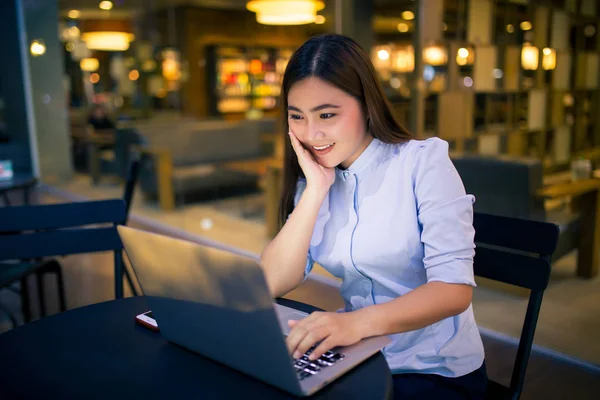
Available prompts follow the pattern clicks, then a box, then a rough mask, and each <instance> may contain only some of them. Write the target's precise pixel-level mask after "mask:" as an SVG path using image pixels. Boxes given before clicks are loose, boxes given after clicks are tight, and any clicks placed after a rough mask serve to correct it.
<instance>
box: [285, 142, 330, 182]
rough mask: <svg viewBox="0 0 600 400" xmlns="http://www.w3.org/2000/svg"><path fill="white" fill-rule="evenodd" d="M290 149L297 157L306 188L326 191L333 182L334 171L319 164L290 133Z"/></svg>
mask: <svg viewBox="0 0 600 400" xmlns="http://www.w3.org/2000/svg"><path fill="white" fill-rule="evenodd" d="M288 133H289V135H290V140H291V141H292V147H293V148H294V152H295V153H296V156H297V157H298V164H300V168H302V171H303V172H304V176H305V177H306V186H307V187H314V188H316V189H317V190H324V191H328V190H329V188H330V187H331V185H333V182H334V181H335V171H334V169H333V168H326V167H324V166H322V165H321V164H319V163H318V162H317V161H316V160H315V158H314V157H313V155H312V153H311V152H310V151H308V150H306V149H305V148H304V146H302V143H300V141H299V140H298V138H297V137H296V135H294V133H293V132H292V131H290V132H288Z"/></svg>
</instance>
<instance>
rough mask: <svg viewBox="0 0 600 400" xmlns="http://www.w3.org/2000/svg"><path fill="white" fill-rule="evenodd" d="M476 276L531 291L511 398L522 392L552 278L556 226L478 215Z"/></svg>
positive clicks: (475, 221)
mask: <svg viewBox="0 0 600 400" xmlns="http://www.w3.org/2000/svg"><path fill="white" fill-rule="evenodd" d="M473 225H474V227H475V244H476V246H477V248H476V251H475V259H474V264H473V269H474V272H475V275H477V276H481V277H484V278H488V279H492V280H495V281H499V282H503V283H507V284H511V285H515V286H519V287H522V288H526V289H529V290H530V291H531V293H530V296H529V302H528V304H527V312H526V314H525V321H524V324H523V329H522V331H521V338H520V340H519V348H518V350H517V357H516V360H515V364H514V367H513V372H512V377H511V381H510V387H509V388H508V389H509V391H510V393H511V396H510V397H511V398H513V399H517V398H519V396H520V394H521V391H522V390H523V382H524V380H525V372H526V370H527V363H528V361H529V355H530V353H531V346H532V345H533V337H534V335H535V328H536V325H537V320H538V315H539V312H540V307H541V304H542V297H543V295H544V290H545V289H546V287H547V286H548V281H549V279H550V260H551V257H552V253H554V251H555V250H556V245H557V242H558V233H559V228H558V226H557V225H556V224H552V223H548V222H540V221H531V220H525V219H519V218H511V217H504V216H497V215H491V214H484V213H477V212H476V213H475V215H474V219H473Z"/></svg>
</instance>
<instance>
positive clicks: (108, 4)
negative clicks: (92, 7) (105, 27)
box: [98, 0, 113, 11]
mask: <svg viewBox="0 0 600 400" xmlns="http://www.w3.org/2000/svg"><path fill="white" fill-rule="evenodd" d="M98 7H100V9H101V10H104V11H110V10H112V8H113V3H112V1H108V0H104V1H101V2H100V3H99V4H98Z"/></svg>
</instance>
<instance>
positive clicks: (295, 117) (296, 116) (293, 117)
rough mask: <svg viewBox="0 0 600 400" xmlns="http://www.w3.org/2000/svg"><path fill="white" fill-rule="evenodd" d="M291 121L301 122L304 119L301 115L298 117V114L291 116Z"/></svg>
mask: <svg viewBox="0 0 600 400" xmlns="http://www.w3.org/2000/svg"><path fill="white" fill-rule="evenodd" d="M290 119H295V120H300V119H302V116H301V115H297V114H291V115H290Z"/></svg>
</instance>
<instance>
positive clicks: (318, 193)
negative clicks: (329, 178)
mask: <svg viewBox="0 0 600 400" xmlns="http://www.w3.org/2000/svg"><path fill="white" fill-rule="evenodd" d="M330 187H331V186H327V187H324V186H317V185H311V184H307V185H306V189H305V190H304V194H307V195H308V196H310V197H311V198H315V199H318V200H323V199H325V196H327V193H328V192H329V188H330Z"/></svg>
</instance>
